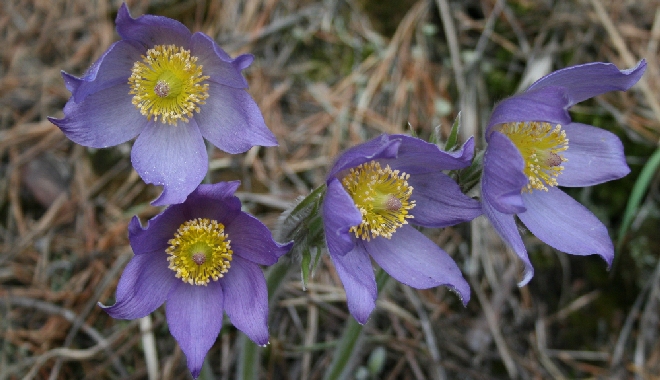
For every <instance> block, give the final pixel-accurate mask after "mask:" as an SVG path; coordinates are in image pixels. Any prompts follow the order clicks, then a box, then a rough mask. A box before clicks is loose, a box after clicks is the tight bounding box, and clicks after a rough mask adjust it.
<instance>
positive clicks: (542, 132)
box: [500, 122, 568, 193]
mask: <svg viewBox="0 0 660 380" xmlns="http://www.w3.org/2000/svg"><path fill="white" fill-rule="evenodd" d="M500 131H501V132H502V133H503V134H505V135H506V136H507V137H508V138H509V139H510V140H511V141H512V142H513V144H514V145H515V146H516V147H517V148H518V150H519V151H520V154H521V155H522V157H523V160H524V161H525V168H524V169H523V172H524V173H525V175H526V176H527V179H528V180H529V181H528V182H527V185H526V186H525V187H524V188H523V189H522V191H524V192H528V193H531V192H532V191H533V190H543V191H548V186H550V187H552V186H557V177H558V176H559V175H560V174H561V172H562V171H563V170H564V167H563V166H562V164H563V163H564V162H566V161H568V159H567V158H565V157H564V156H563V155H561V152H564V151H565V150H567V149H568V138H567V137H566V132H565V131H563V130H562V129H561V125H556V126H555V127H554V128H553V127H552V125H551V124H549V123H543V122H522V123H507V124H503V125H502V126H501V129H500Z"/></svg>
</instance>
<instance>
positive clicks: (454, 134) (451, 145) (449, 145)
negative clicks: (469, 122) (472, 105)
mask: <svg viewBox="0 0 660 380" xmlns="http://www.w3.org/2000/svg"><path fill="white" fill-rule="evenodd" d="M460 128H461V112H460V111H459V112H458V115H456V119H455V120H454V124H453V125H452V126H451V131H450V132H449V137H447V142H446V143H445V150H446V151H447V152H450V151H452V150H454V149H455V148H456V147H457V146H458V130H459V129H460Z"/></svg>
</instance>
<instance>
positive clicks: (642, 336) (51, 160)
mask: <svg viewBox="0 0 660 380" xmlns="http://www.w3.org/2000/svg"><path fill="white" fill-rule="evenodd" d="M370 3H372V1H371V0H362V1H358V0H347V1H332V0H330V1H320V0H301V1H295V2H294V1H291V2H280V1H277V0H246V1H238V0H234V1H222V2H221V1H214V0H188V1H178V2H177V1H173V0H154V1H147V0H142V1H129V2H128V4H129V7H130V9H131V12H132V14H133V15H134V16H137V15H140V14H143V13H155V14H160V15H165V16H168V17H172V18H176V19H178V20H180V21H182V22H183V23H184V24H186V25H187V26H188V27H190V28H191V29H192V30H195V31H203V32H205V33H207V34H209V35H211V36H213V37H214V38H215V39H216V40H217V41H218V42H219V43H220V44H221V46H223V47H224V48H225V49H226V50H227V51H228V52H230V54H232V55H236V54H239V53H244V52H251V53H252V54H254V55H255V56H256V60H255V63H254V64H253V65H252V66H251V67H250V68H249V69H248V70H247V71H246V74H247V77H248V82H249V83H250V93H251V94H252V95H253V97H254V98H255V99H256V100H257V102H258V103H259V105H260V107H261V109H262V112H263V114H264V117H265V119H266V123H267V125H268V126H269V127H270V128H271V130H272V131H273V132H274V133H275V134H276V136H277V138H278V140H279V142H280V146H279V147H277V148H268V149H264V148H255V149H253V150H251V151H249V152H248V153H247V154H243V155H236V156H231V155H228V154H225V153H223V152H221V151H219V150H217V149H216V150H214V151H212V155H211V161H212V162H211V167H212V171H211V173H210V177H211V180H212V181H213V182H217V181H220V180H227V179H240V180H241V181H242V182H243V186H242V187H241V189H240V192H241V193H240V196H241V197H242V199H243V201H244V203H245V204H246V205H247V207H248V209H249V210H250V211H251V212H253V213H254V214H255V215H258V216H259V217H260V218H261V219H262V220H263V221H264V222H265V223H266V224H267V225H268V226H269V227H271V228H275V227H276V226H275V223H276V221H277V216H278V215H279V213H280V212H281V211H282V210H283V209H284V208H285V207H286V206H287V205H288V204H289V202H291V201H293V200H294V199H295V198H296V197H297V196H298V195H304V194H307V193H308V192H309V191H310V190H311V189H312V188H313V187H315V186H317V185H319V184H320V183H322V181H323V178H324V173H325V170H326V169H327V168H328V165H329V164H330V162H331V161H332V158H333V157H335V156H336V155H337V154H338V153H339V152H341V151H342V150H343V149H345V148H347V147H349V146H352V145H355V144H357V143H360V142H362V141H365V140H366V139H368V138H370V137H373V136H375V135H377V134H379V133H383V132H386V133H406V132H409V131H410V130H412V131H414V132H415V133H416V134H417V135H419V136H421V137H423V138H427V137H428V136H430V135H431V134H432V133H434V129H435V127H436V126H438V125H439V126H440V130H441V134H443V135H444V134H446V133H447V131H448V128H449V126H450V125H451V123H452V121H453V118H454V117H455V115H456V113H457V112H458V110H462V112H463V114H462V115H463V120H464V127H463V138H466V137H467V136H469V135H472V134H474V135H477V136H479V131H480V128H481V127H482V126H484V125H485V122H486V121H487V118H488V115H489V113H490V110H491V108H492V105H493V103H494V102H496V101H497V100H499V99H501V98H502V97H504V96H506V95H507V94H509V93H511V91H513V90H514V89H515V85H516V84H517V82H518V80H519V78H521V77H523V76H524V74H525V73H526V72H528V71H532V72H536V73H537V74H536V77H539V76H540V75H543V74H546V73H547V72H548V70H550V69H551V68H553V69H557V68H560V67H563V66H565V65H570V64H577V63H585V62H590V61H609V62H613V63H615V64H617V65H618V66H619V67H630V66H632V65H633V64H634V63H635V62H636V61H638V60H639V59H641V58H646V59H647V60H648V62H649V65H648V70H647V73H646V75H645V76H644V78H643V79H642V81H641V82H640V84H639V85H638V86H637V87H636V88H635V89H634V90H632V91H629V92H627V93H625V94H624V93H616V94H614V93H613V94H608V95H605V96H601V97H599V99H598V101H597V102H591V103H586V105H581V106H580V107H579V109H578V110H579V111H580V112H582V113H585V114H592V113H593V114H598V113H603V114H611V115H613V117H614V119H615V120H616V121H617V122H618V124H619V125H621V126H624V127H625V133H626V134H627V135H628V136H629V137H630V138H631V139H632V140H635V141H637V142H638V143H639V144H640V145H647V146H652V145H654V144H657V142H658V141H659V140H660V96H659V95H658V94H660V60H659V59H658V57H659V54H660V52H659V46H658V45H659V44H660V6H659V5H658V4H657V2H656V1H654V0H646V1H637V2H634V1H618V0H603V1H601V0H590V1H587V0H583V1H560V2H557V3H556V4H555V3H554V2H552V1H543V2H536V1H530V0H511V1H509V2H504V1H496V0H473V1H466V2H463V1H448V0H437V1H435V2H434V1H430V0H419V1H417V2H410V5H409V7H406V9H402V8H400V7H399V8H393V9H392V10H390V17H391V18H392V19H393V20H397V22H398V23H396V24H395V25H396V28H395V31H394V32H393V34H392V35H384V34H383V33H385V32H387V30H389V29H388V26H387V25H389V24H388V23H383V22H378V21H379V20H380V19H376V18H375V17H376V13H375V12H374V14H370V13H369V12H370V9H371V7H372V4H370ZM373 3H375V2H373ZM380 3H387V2H382V1H381V2H380ZM118 6H119V2H117V1H108V0H97V1H87V0H52V1H49V0H4V1H3V2H2V4H0V41H1V45H0V46H1V49H0V218H1V219H0V379H19V378H25V379H35V378H38V379H42V378H43V379H71V378H81V379H82V378H84V379H100V378H104V379H105V378H114V379H116V378H136V379H137V378H147V376H148V372H149V371H148V369H147V362H148V360H151V359H155V360H157V364H158V365H157V367H156V371H157V373H158V375H156V376H157V378H163V379H177V378H185V377H186V376H189V374H187V373H188V372H187V369H186V366H185V358H184V356H183V354H182V353H181V351H180V350H179V349H178V347H177V345H176V342H175V341H174V339H173V338H172V337H171V336H170V335H169V334H168V333H167V329H166V323H165V318H164V312H163V311H162V309H159V310H157V311H156V312H155V313H153V314H152V318H151V319H152V322H153V325H152V328H149V327H146V328H145V326H142V329H141V327H140V325H139V322H138V321H116V320H113V319H111V318H109V317H108V316H107V315H106V314H105V313H104V312H103V311H102V310H100V308H99V307H98V306H96V303H97V302H98V301H101V302H109V301H110V300H112V299H113V298H112V297H113V295H114V289H115V286H116V283H117V280H118V278H119V275H120V274H121V270H122V268H123V266H124V265H125V264H126V262H127V261H128V260H129V259H130V257H131V251H130V247H129V246H128V241H127V233H126V228H127V224H128V221H129V219H130V217H131V216H132V215H134V214H138V215H139V216H140V217H141V218H143V220H145V219H147V218H149V217H151V216H153V215H155V214H156V213H157V212H158V209H156V208H154V207H152V206H150V205H149V201H150V200H152V199H153V198H155V196H156V195H157V193H158V189H156V188H153V187H152V186H146V185H145V184H144V183H143V182H142V181H141V180H140V178H139V177H138V176H137V175H136V174H135V172H134V171H133V170H132V168H131V165H130V159H129V156H128V151H129V145H128V144H124V145H122V146H119V147H116V148H111V149H107V150H103V151H94V150H90V149H86V148H83V147H80V146H76V145H75V144H73V143H72V142H70V141H69V140H67V139H66V138H65V137H64V135H63V134H62V133H61V132H60V131H59V129H58V128H57V127H55V126H54V125H52V124H50V123H49V122H48V121H47V120H46V116H61V108H62V106H63V105H64V103H65V102H66V100H67V98H68V97H69V93H68V92H67V91H66V89H65V88H64V86H63V82H62V79H61V77H60V74H59V72H60V70H65V71H67V72H69V73H72V74H76V75H80V74H82V73H83V72H84V70H85V69H86V68H87V67H88V66H89V65H90V63H91V62H93V61H94V60H95V59H96V58H98V57H99V56H100V55H101V54H102V53H103V51H104V50H105V49H106V48H107V47H108V46H109V45H110V44H111V43H112V42H114V41H115V40H116V39H117V38H118V37H117V35H116V33H115V32H114V22H113V20H114V15H115V14H116V11H117V8H118ZM386 8H387V7H386ZM381 11H382V10H379V11H378V12H381ZM387 12H388V11H387V9H386V10H385V14H388V13H387ZM370 17H374V19H371V18H370ZM378 17H380V18H382V17H384V16H382V14H381V13H378ZM398 20H400V21H398ZM380 21H383V20H380ZM449 21H452V22H449ZM390 24H391V23H390ZM470 58H471V59H470ZM494 73H497V77H496V75H495V74H494ZM494 78H495V79H494ZM498 83H499V85H498ZM511 84H513V88H511ZM480 144H481V143H480ZM656 186H657V184H656ZM655 191H656V192H657V189H656V190H655ZM431 236H432V237H433V238H434V239H436V240H437V241H438V243H439V244H441V246H442V247H444V248H445V250H446V251H447V252H449V254H450V255H452V256H453V257H454V258H455V259H456V261H457V262H458V263H459V265H461V266H462V268H463V269H464V271H465V275H466V278H468V279H469V281H470V283H471V285H472V288H473V296H472V300H471V302H470V304H469V305H468V307H467V308H462V307H460V304H459V302H458V300H457V299H456V297H455V296H453V295H452V294H450V293H448V292H447V291H446V289H444V288H438V289H431V290H426V291H414V290H411V289H408V288H406V287H405V286H401V285H399V284H394V283H393V281H392V283H391V284H390V286H388V287H387V288H386V291H384V292H381V294H380V297H379V304H378V305H379V308H378V310H377V311H376V312H375V314H374V315H373V316H372V318H371V321H370V323H369V324H368V325H367V326H366V329H365V330H366V338H365V339H364V341H363V344H362V345H361V350H360V351H359V352H358V353H357V355H356V357H355V360H354V363H355V365H356V366H359V365H364V364H365V363H366V362H367V359H368V357H369V355H370V354H371V353H372V352H373V351H374V350H375V349H376V347H383V348H384V349H385V352H386V354H387V355H386V361H385V366H384V371H383V372H382V373H381V375H380V377H379V378H384V379H425V378H432V379H442V378H448V379H454V378H461V379H490V378H520V379H541V378H555V379H562V378H576V377H580V378H640V379H643V378H659V377H660V364H659V363H660V344H658V341H659V340H658V327H659V325H658V306H659V305H658V299H659V298H658V295H659V294H660V269H656V270H655V271H653V272H652V273H651V274H650V275H649V276H648V278H646V277H644V278H641V279H637V282H635V281H631V282H630V283H632V284H633V285H630V286H628V285H625V284H624V285H621V287H622V288H623V290H621V289H619V290H620V291H621V292H623V293H624V294H623V295H620V297H619V298H618V299H617V300H616V301H612V297H608V296H607V294H608V292H615V291H616V289H617V286H618V285H617V283H616V281H621V279H622V278H623V279H625V278H628V277H629V276H627V275H626V272H625V271H626V270H633V269H634V268H627V267H626V266H625V265H624V266H623V267H622V266H618V267H616V268H615V273H613V274H612V277H611V278H610V280H609V282H608V281H607V280H605V283H603V281H600V282H597V281H596V282H594V281H592V279H593V276H591V277H589V276H587V268H586V267H590V268H591V269H589V271H592V270H597V271H599V272H603V271H604V265H603V264H602V262H600V261H599V260H598V259H595V258H580V260H579V261H575V260H572V259H569V258H567V257H566V256H563V255H555V254H554V253H552V252H551V250H549V249H547V248H545V247H542V246H540V245H537V244H536V242H535V241H534V240H533V239H530V240H529V242H528V243H529V244H530V247H532V248H536V250H537V251H539V252H540V253H539V255H538V256H536V259H537V260H539V258H541V259H540V260H545V261H547V262H549V263H550V264H547V265H544V264H541V263H538V262H537V264H538V266H539V269H538V270H537V276H536V277H535V279H534V280H533V281H532V284H531V285H530V286H528V287H525V288H521V289H519V288H517V287H516V282H517V280H518V278H519V276H520V271H521V268H520V265H519V262H518V261H517V260H516V259H515V258H514V257H513V256H512V255H511V254H509V253H507V252H506V250H505V249H504V248H503V246H502V244H501V243H500V241H499V239H498V238H497V236H496V235H495V234H494V232H493V231H492V230H491V229H490V228H489V227H488V224H487V222H486V221H485V220H483V219H481V218H479V219H477V220H475V221H474V222H473V223H472V224H471V226H470V227H469V228H468V226H459V227H457V228H453V229H446V230H444V231H441V232H437V233H435V235H431ZM656 238H657V236H656ZM576 263H578V264H576ZM542 268H543V269H542ZM594 268H595V269H594ZM658 268H660V266H658ZM544 271H546V273H545V274H544ZM631 273H636V272H631ZM631 276H633V277H634V274H632V275H631ZM601 277H602V273H601ZM634 284H638V285H639V287H636V286H635V285H634ZM619 293H620V292H619ZM617 294H618V293H617ZM622 299H624V300H627V302H623V301H621V300H622ZM347 318H350V316H349V314H348V313H347V310H346V306H345V295H344V292H343V288H342V286H341V283H340V281H339V280H338V278H337V275H336V273H335V272H334V271H333V269H332V264H331V263H330V262H329V260H327V258H324V260H323V263H322V264H321V267H320V269H319V271H318V273H316V276H315V277H314V280H313V283H312V284H310V286H309V289H308V290H307V291H302V289H301V286H300V281H299V278H298V277H297V276H294V277H292V278H291V279H290V281H287V282H286V283H285V285H283V289H282V292H280V294H279V297H278V301H277V302H276V304H275V305H274V307H273V309H272V310H271V321H270V331H271V335H272V338H271V344H270V346H269V347H268V348H267V349H266V352H265V355H264V356H263V362H262V363H255V365H257V366H260V367H261V368H262V371H261V373H262V378H266V379H294V378H305V379H319V378H321V377H322V375H323V373H324V371H325V370H326V368H327V366H328V365H329V363H330V360H331V356H332V353H333V349H332V343H333V342H334V341H335V339H337V338H338V336H340V334H341V332H342V327H343V325H344V321H345V320H346V319H347ZM585 321H587V322H585ZM585 326H586V327H585ZM145 329H146V331H145ZM140 331H143V333H142V334H140ZM145 336H147V337H148V336H155V338H156V344H155V347H154V348H155V349H156V350H155V351H151V350H150V349H149V348H150V346H148V344H147V345H146V346H145V344H144V343H143V339H144V337H145ZM239 336H240V333H238V332H237V331H236V330H235V329H233V328H231V327H230V326H226V327H225V328H224V329H223V331H222V334H221V335H220V336H219V337H218V340H217V343H216V345H215V346H214V347H213V349H212V350H211V352H210V353H209V355H208V362H209V363H210V366H211V369H212V372H213V373H215V374H216V375H217V376H218V377H219V378H223V379H224V378H226V379H229V378H233V377H234V373H235V367H236V355H237V352H238V347H237V341H238V337H239ZM151 371H153V370H151ZM152 375H153V373H152Z"/></svg>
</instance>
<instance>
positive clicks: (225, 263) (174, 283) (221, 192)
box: [103, 181, 291, 377]
mask: <svg viewBox="0 0 660 380" xmlns="http://www.w3.org/2000/svg"><path fill="white" fill-rule="evenodd" d="M238 186H239V182H238V181H235V182H221V183H217V184H214V185H200V186H199V187H198V188H197V189H196V190H194V191H193V192H192V193H191V194H190V195H189V196H188V199H186V201H185V202H183V203H180V204H176V205H173V206H170V207H168V208H167V209H165V211H163V212H162V213H161V214H159V215H157V216H155V217H154V218H153V219H151V220H150V221H149V223H148V225H147V227H146V228H143V227H142V226H141V225H140V221H139V220H138V218H137V217H134V218H133V220H131V223H130V225H129V240H130V243H131V247H132V248H133V252H134V253H135V256H134V257H133V258H132V259H131V261H130V262H129V263H128V265H127V266H126V268H125V269H124V272H123V273H122V275H121V278H120V280H119V284H118V285H117V295H116V303H115V304H114V305H112V306H103V307H104V309H105V311H106V312H107V313H108V314H110V316H112V317H113V318H119V319H135V318H141V317H144V316H146V315H148V314H150V313H151V312H152V311H154V310H155V309H156V308H158V307H159V306H160V305H161V304H163V303H165V304H166V305H165V311H166V316H167V323H168V325H169V328H170V333H171V334H172V335H173V336H174V338H175V339H176V340H177V342H179V345H180V346H181V349H182V350H183V352H184V353H185V354H186V357H187V359H188V368H189V369H190V371H191V372H192V375H193V376H194V377H197V376H198V375H199V371H200V369H201V367H202V363H203V361H204V357H205V356H206V353H207V352H208V351H209V349H210V348H211V346H212V345H213V343H214V342H215V340H216V337H217V336H218V333H219V332H220V328H221V327H222V317H223V312H227V315H228V316H229V319H230V320H231V322H232V324H233V325H234V326H236V328H238V329H239V330H241V331H243V332H244V333H245V334H246V335H247V336H248V337H250V339H252V340H253V341H254V342H255V343H257V344H259V345H264V344H267V343H268V323H267V319H268V289H267V288H266V280H265V278H264V275H263V272H262V270H261V268H260V267H259V265H272V264H274V263H276V262H277V260H278V258H279V257H280V256H282V255H283V254H285V253H286V252H287V251H288V250H289V248H290V246H291V245H290V244H285V245H281V244H278V243H276V242H275V241H274V240H273V238H272V236H271V233H270V231H269V230H268V228H266V226H264V225H263V224H262V223H261V222H260V221H258V220H257V219H256V218H254V217H253V216H251V215H249V214H247V213H245V212H243V211H241V202H240V201H239V199H238V198H237V197H236V196H234V192H235V191H236V188H237V187H238Z"/></svg>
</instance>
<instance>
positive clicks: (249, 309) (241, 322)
mask: <svg viewBox="0 0 660 380" xmlns="http://www.w3.org/2000/svg"><path fill="white" fill-rule="evenodd" d="M218 281H219V283H220V285H221V286H222V291H223V294H224V296H225V311H226V312H227V316H229V320H231V323H232V324H233V325H234V326H236V328H237V329H239V330H241V331H243V332H244V333H245V335H247V336H248V337H249V338H250V339H252V341H253V342H254V343H256V344H258V345H261V346H263V345H265V344H268V289H267V288H266V279H265V278H264V274H263V272H262V271H261V268H259V266H258V265H257V264H254V263H251V262H250V261H248V260H244V259H243V258H241V257H240V256H234V257H233V259H232V262H231V268H229V271H228V272H227V273H225V276H224V277H222V278H221V279H220V280H218Z"/></svg>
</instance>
